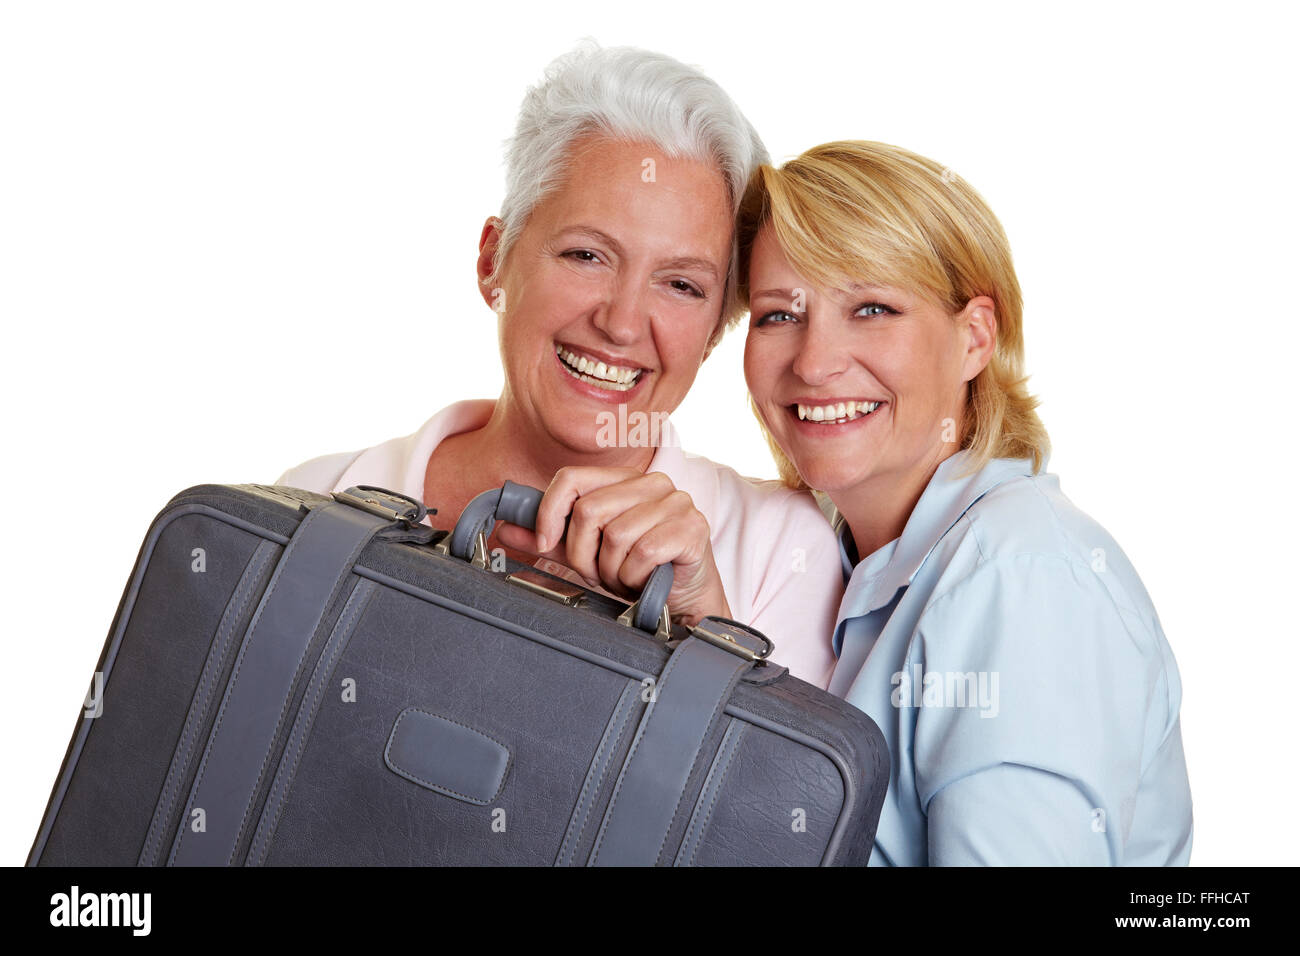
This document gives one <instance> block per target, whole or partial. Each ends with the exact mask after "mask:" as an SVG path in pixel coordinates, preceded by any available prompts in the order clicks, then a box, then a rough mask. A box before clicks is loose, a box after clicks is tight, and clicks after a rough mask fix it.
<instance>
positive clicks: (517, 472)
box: [449, 386, 655, 489]
mask: <svg viewBox="0 0 1300 956" xmlns="http://www.w3.org/2000/svg"><path fill="white" fill-rule="evenodd" d="M615 414H617V413H615ZM452 439H459V440H460V441H461V442H463V447H462V449H461V452H462V453H461V454H460V455H458V456H457V457H458V458H459V459H460V462H461V463H462V464H463V467H464V471H463V472H462V474H464V475H465V476H466V477H468V478H471V479H473V480H474V481H473V483H475V484H482V485H483V487H485V488H488V487H495V486H496V485H499V484H501V482H502V481H504V480H505V479H509V480H510V481H513V482H516V483H519V484H530V485H532V486H533V487H535V488H542V489H545V488H546V487H547V486H548V485H549V484H550V483H551V479H552V478H554V477H555V473H556V472H557V471H559V470H560V469H561V468H564V467H566V466H569V465H584V466H601V467H610V468H614V467H618V468H635V469H636V470H638V471H642V472H644V471H645V470H646V469H647V468H649V467H650V462H651V461H652V460H653V459H654V455H655V449H654V448H653V447H630V448H620V447H611V448H599V449H596V450H594V451H584V450H578V449H573V448H570V447H568V446H567V445H564V444H561V443H560V442H557V441H555V440H554V439H552V438H551V437H550V436H548V435H546V434H544V433H542V434H539V433H538V431H537V430H535V429H531V428H529V426H528V424H527V420H526V419H525V417H524V416H523V415H522V414H520V413H519V412H518V411H517V410H516V409H515V408H514V403H513V400H512V397H511V395H510V391H509V387H508V386H507V388H506V389H505V390H503V391H502V393H501V397H500V398H499V399H497V403H496V406H495V407H494V408H493V410H492V416H491V417H490V418H489V419H488V420H487V422H486V424H484V425H483V427H482V428H479V429H477V430H475V431H472V432H464V433H462V434H460V435H455V436H452ZM449 440H451V439H449Z"/></svg>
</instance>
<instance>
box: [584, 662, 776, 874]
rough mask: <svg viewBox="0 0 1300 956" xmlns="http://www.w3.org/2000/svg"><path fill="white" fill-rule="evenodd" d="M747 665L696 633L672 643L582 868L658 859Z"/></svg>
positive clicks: (651, 863)
mask: <svg viewBox="0 0 1300 956" xmlns="http://www.w3.org/2000/svg"><path fill="white" fill-rule="evenodd" d="M751 666H752V658H751V659H748V660H747V659H746V658H745V657H743V656H741V655H740V654H739V653H737V652H736V651H731V650H724V649H723V648H722V647H719V646H717V645H716V644H713V643H710V642H709V641H705V640H701V639H700V638H697V637H688V638H686V639H685V640H684V641H682V643H681V644H680V645H678V647H677V650H676V651H674V652H673V655H672V657H670V658H669V659H668V663H667V665H665V667H664V670H663V673H662V674H661V675H660V678H659V681H658V682H657V684H656V685H655V687H654V693H653V696H652V698H651V701H650V703H649V705H648V706H647V707H646V712H645V714H644V715H643V716H642V718H641V724H640V726H639V727H637V731H636V737H635V738H634V739H633V741H632V747H631V749H630V751H629V752H628V756H627V760H626V761H624V763H623V769H622V771H621V772H620V773H619V776H618V782H617V783H616V784H615V787H614V795H613V796H612V797H611V798H610V802H609V807H608V809H607V810H606V811H605V818H604V820H603V821H602V822H601V825H600V831H599V832H598V833H597V835H596V843H595V846H594V847H593V848H592V852H591V856H590V858H589V859H588V861H587V865H588V866H654V865H655V864H657V863H659V862H660V857H662V856H663V855H664V844H665V843H666V842H667V840H668V833H669V831H670V830H671V829H672V826H673V821H674V820H675V819H676V818H677V812H678V809H679V807H680V805H681V802H682V799H683V795H684V793H685V791H686V785H687V783H688V781H689V779H690V776H691V772H692V770H694V768H695V765H696V763H697V762H698V761H699V758H700V751H701V749H702V748H703V746H704V742H705V740H707V739H708V738H709V735H710V734H711V733H712V732H713V731H714V729H715V728H716V727H717V725H718V723H719V721H720V720H721V719H722V716H723V710H724V709H725V707H726V704H727V700H728V699H729V698H730V697H731V692H732V690H733V689H734V688H735V686H736V682H737V681H739V680H740V678H741V675H742V674H744V672H745V671H747V670H748V669H749V668H750V667H751ZM673 855H674V854H673V853H669V854H668V859H669V861H671V860H672V858H673Z"/></svg>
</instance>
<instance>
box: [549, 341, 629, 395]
mask: <svg viewBox="0 0 1300 956" xmlns="http://www.w3.org/2000/svg"><path fill="white" fill-rule="evenodd" d="M555 354H556V355H558V356H559V357H560V359H561V360H562V361H563V363H564V365H565V366H566V368H567V369H568V371H569V372H570V373H571V374H572V375H573V376H574V377H575V378H579V379H581V380H582V381H584V382H587V383H588V384H591V385H598V386H600V387H601V388H608V389H612V390H614V391H617V392H625V391H627V390H628V389H629V388H631V387H632V386H633V385H634V384H635V383H636V380H637V379H638V378H639V377H640V375H641V370H640V369H636V368H624V367H622V366H620V365H606V364H605V363H604V362H598V361H596V360H595V359H591V358H587V357H586V356H585V355H578V354H576V353H574V352H570V351H569V350H568V349H566V348H565V347H564V346H562V345H558V344H557V345H556V346H555Z"/></svg>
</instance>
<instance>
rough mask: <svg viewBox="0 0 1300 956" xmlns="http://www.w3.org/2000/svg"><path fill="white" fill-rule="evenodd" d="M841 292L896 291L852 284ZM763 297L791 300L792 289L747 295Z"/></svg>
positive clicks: (860, 283) (853, 293) (771, 290)
mask: <svg viewBox="0 0 1300 956" xmlns="http://www.w3.org/2000/svg"><path fill="white" fill-rule="evenodd" d="M805 291H806V290H805ZM841 291H843V292H847V293H848V294H849V295H850V296H856V295H870V294H872V293H879V292H885V293H889V292H896V291H898V290H896V289H894V288H892V287H890V286H883V285H875V284H873V283H870V282H854V283H852V284H851V285H849V286H848V287H847V288H846V289H843V290H841ZM764 296H773V297H775V298H778V299H793V298H794V289H763V290H762V291H761V292H751V293H750V294H749V297H750V298H751V299H759V298H763V297H764Z"/></svg>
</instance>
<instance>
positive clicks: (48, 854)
mask: <svg viewBox="0 0 1300 956" xmlns="http://www.w3.org/2000/svg"><path fill="white" fill-rule="evenodd" d="M331 509H347V510H348V511H351V512H352V513H351V514H348V513H347V511H345V512H344V513H343V515H345V516H341V515H338V514H335V516H334V517H335V518H336V519H337V520H338V521H339V522H341V524H340V526H339V527H336V528H334V529H333V531H334V532H337V533H331V534H328V535H324V537H325V538H326V539H328V540H327V542H326V543H325V544H323V545H319V546H318V544H317V543H313V544H311V546H310V547H307V543H308V535H313V534H314V533H313V529H314V528H316V526H317V524H318V523H320V524H321V525H322V527H321V528H320V529H318V530H325V528H324V523H325V521H326V519H327V517H328V516H329V514H330V513H331ZM354 519H360V520H359V521H358V520H354ZM367 522H372V523H373V524H367ZM345 529H346V530H345ZM418 530H419V529H410V528H402V527H399V526H397V525H396V524H394V525H386V524H385V523H384V519H383V518H382V517H379V516H376V515H373V514H366V513H364V512H362V511H360V510H356V509H355V508H352V509H349V508H348V506H347V505H346V504H343V503H338V502H334V501H333V500H331V499H330V498H326V497H324V496H320V495H315V494H313V493H311V492H308V491H303V490H300V489H287V488H275V487H268V486H258V485H240V486H228V485H205V486H199V487H196V488H192V489H189V490H187V491H186V492H183V493H181V494H180V495H178V496H176V498H174V499H173V500H172V502H171V503H170V504H169V505H168V506H167V508H165V509H164V510H163V512H162V513H161V514H160V515H159V516H158V518H157V519H156V520H155V522H154V524H153V526H152V527H151V528H150V531H149V534H148V536H147V537H146V539H145V542H144V545H143V546H142V548H141V552H140V555H139V558H138V559H137V563H136V567H135V570H134V571H133V573H132V576H131V579H130V580H129V581H128V583H127V586H126V589H125V590H124V593H123V599H122V602H121V604H120V605H119V608H118V613H117V616H116V618H115V620H114V622H113V626H112V629H111V630H110V632H109V637H108V640H107V641H106V642H105V645H104V650H103V653H102V654H101V657H100V660H99V662H98V664H97V667H96V669H97V670H98V671H99V672H100V673H101V674H102V676H103V681H104V690H103V708H102V713H99V714H98V715H95V716H90V715H83V714H81V713H80V712H79V713H78V715H77V716H78V719H77V723H76V726H75V729H74V733H73V735H72V739H71V741H70V743H69V746H68V749H67V753H66V754H65V757H64V762H63V766H62V767H61V769H60V773H59V777H58V779H57V780H56V781H55V783H54V787H53V788H52V791H51V796H50V801H49V804H48V806H47V809H46V813H45V816H44V818H43V820H42V823H41V827H40V829H39V831H38V832H37V835H36V839H35V841H34V842H33V846H32V851H31V853H30V855H29V858H28V863H29V864H30V865H115V866H123V865H135V864H143V865H150V864H162V863H166V862H168V859H169V857H170V850H171V848H172V847H171V843H172V842H174V837H175V836H176V835H179V834H185V835H184V836H182V837H180V840H179V841H175V842H178V843H179V845H180V847H182V848H184V847H190V846H193V847H195V850H194V851H190V850H188V849H180V850H178V853H177V859H176V860H175V862H177V863H185V862H188V863H204V864H208V863H211V864H221V865H225V864H230V863H233V864H237V865H238V864H246V865H331V866H334V865H403V866H408V865H430V864H460V865H536V866H552V865H567V866H582V865H587V864H589V863H591V862H597V863H609V862H617V863H638V864H639V863H657V864H658V865H665V866H668V865H679V866H680V865H750V864H760V865H769V864H773V865H775V864H779V865H788V864H799V865H857V864H865V863H866V862H867V860H868V858H869V856H870V852H871V846H872V841H873V839H874V833H875V825H876V819H877V817H878V815H879V812H880V808H881V804H882V802H883V799H884V794H885V787H886V785H887V782H888V776H889V764H888V755H887V753H886V751H885V746H884V741H883V737H882V736H881V734H880V732H879V730H878V729H877V728H876V727H875V725H874V724H872V723H871V721H870V720H869V719H868V718H867V717H866V716H865V715H864V714H862V713H861V712H859V711H857V710H856V709H855V708H853V707H852V706H850V705H848V704H847V703H846V702H844V701H843V700H840V699H838V698H835V697H833V696H831V695H829V694H827V693H826V692H824V691H822V690H819V689H818V688H815V687H812V686H810V685H808V684H806V683H804V682H802V681H799V680H797V679H795V678H793V677H792V676H790V675H789V674H788V673H785V672H784V670H783V669H781V668H777V667H774V666H772V665H757V666H755V665H751V664H749V663H748V662H745V661H743V660H741V659H740V658H739V657H737V656H736V655H734V654H732V653H731V652H729V651H726V650H723V649H722V648H720V647H716V646H714V645H711V644H705V643H703V642H701V641H699V640H698V639H693V638H689V635H688V633H687V632H685V631H678V633H677V634H675V635H674V637H675V638H676V639H677V640H679V641H680V642H681V643H679V644H674V647H675V648H676V651H675V652H674V650H673V649H672V648H670V647H667V646H665V644H664V643H663V642H662V641H661V640H657V639H655V638H654V637H653V636H652V635H650V634H648V633H646V632H644V631H641V630H638V629H636V628H632V627H628V626H625V625H621V624H619V623H617V620H616V619H617V618H618V616H619V614H620V613H621V612H622V611H623V610H624V609H625V608H626V605H625V604H623V603H622V602H619V601H616V600H614V599H611V598H609V597H608V596H605V595H601V594H599V593H597V592H588V593H587V594H585V595H584V598H583V602H582V604H581V606H579V607H566V606H564V605H562V604H559V603H557V602H555V601H551V600H548V599H547V598H545V597H543V596H541V595H538V594H534V593H532V592H530V591H528V590H526V589H524V588H521V587H519V586H518V585H516V584H514V583H512V582H509V581H507V580H506V575H507V574H508V573H510V572H512V571H515V570H518V569H519V568H520V567H521V566H520V565H517V564H515V563H514V562H509V561H508V562H506V567H505V568H504V569H501V568H498V570H497V571H493V570H491V569H486V570H485V569H479V568H474V567H471V566H470V565H468V564H467V563H466V562H464V561H462V560H460V559H457V558H454V557H449V556H446V555H441V554H437V553H435V551H434V550H433V548H432V547H431V546H430V545H429V544H428V539H429V537H431V536H432V535H431V534H429V535H416V534H413V533H412V532H413V531H418ZM426 530H427V529H426ZM309 550H310V551H311V552H312V553H313V554H315V555H317V557H316V558H309V559H308V565H310V566H311V567H312V568H314V570H313V571H312V573H311V574H309V575H306V576H305V579H304V580H303V582H302V590H300V591H297V592H296V596H295V598H294V600H293V601H291V602H290V603H291V604H292V605H293V609H292V612H293V613H292V615H291V616H293V617H294V618H295V619H296V620H297V622H298V623H296V624H293V625H292V626H289V625H284V626H273V625H274V624H275V622H276V621H277V620H279V621H281V623H282V624H283V621H285V620H287V619H288V618H283V619H282V618H279V616H278V611H277V612H276V613H275V614H272V613H270V612H271V611H272V610H273V605H275V604H276V603H277V602H278V601H279V600H280V599H281V596H282V595H287V594H288V593H289V592H288V591H286V590H285V589H284V584H285V583H287V581H288V578H287V577H286V576H288V575H291V574H293V573H294V572H293V567H294V564H295V556H296V555H297V554H298V553H299V552H303V553H304V555H305V553H306V552H307V551H309ZM200 551H201V552H202V554H203V555H204V556H205V562H206V563H205V564H204V562H200V561H199V560H198V558H196V556H195V555H196V552H200ZM326 554H329V555H330V557H329V559H328V560H327V559H326V558H325V555H326ZM308 565H304V567H306V566H308ZM200 566H202V567H203V570H201V571H200V570H196V568H198V567H200ZM288 613H289V609H286V614H288ZM273 631H274V633H275V634H276V635H277V639H276V640H275V641H274V642H268V641H267V639H268V638H269V637H270V636H271V634H272V633H273ZM778 637H779V635H778ZM272 644H273V645H274V650H272V649H271V645H272ZM697 645H698V647H697ZM684 649H685V651H684ZM705 652H707V653H705ZM241 655H242V659H243V661H244V664H245V665H248V664H249V662H252V661H259V662H261V665H259V673H258V675H257V676H256V678H255V679H252V680H250V679H249V678H250V676H251V674H250V669H249V667H248V666H244V667H239V668H237V666H236V665H237V662H238V660H239V659H240V657H241ZM688 659H689V660H691V661H692V662H694V663H693V664H692V665H691V666H690V667H688V666H687V665H686V661H687V660H688ZM672 661H677V662H678V663H677V664H675V665H674V664H672ZM733 661H734V662H735V663H733ZM679 698H680V700H679ZM223 705H224V708H225V711H224V717H222V716H221V714H220V712H221V711H222V707H223ZM236 711H238V712H239V713H240V714H244V715H246V716H245V717H244V718H241V721H242V722H241V726H243V727H246V728H247V731H248V734H247V737H246V743H245V742H241V743H240V745H239V746H235V745H234V743H235V737H234V736H227V735H228V734H229V733H230V732H231V728H232V727H233V726H234V725H233V724H232V723H231V717H232V715H233V714H234V713H235V712H236ZM416 714H422V715H424V716H420V717H418V718H414V722H413V716H412V715H416ZM404 715H405V716H404ZM224 741H229V743H226V742H224ZM656 754H657V755H658V756H656ZM204 755H207V760H206V763H205V761H204V759H203V758H204ZM386 755H387V756H386ZM503 766H504V770H502V768H503ZM219 777H220V778H222V779H223V780H224V783H223V785H222V792H221V793H217V784H216V781H217V780H218V778H219ZM620 781H621V782H622V787H621V789H620V786H619V784H620ZM643 781H648V782H645V783H643ZM430 784H432V786H431V785H430ZM673 788H675V789H673ZM616 793H617V798H615V797H616ZM654 793H657V794H659V797H658V798H655V797H652V796H651V795H652V794H654ZM209 794H212V796H209ZM191 796H193V797H194V799H191ZM466 798H469V799H466ZM200 801H202V802H200ZM196 807H201V808H203V809H204V810H205V811H206V815H207V831H206V833H205V834H198V833H195V832H193V831H192V830H190V831H189V832H187V831H186V827H187V825H188V824H189V823H190V822H191V817H192V815H191V814H190V811H191V810H192V809H194V808H196ZM214 808H215V809H216V812H215V813H214ZM200 835H203V836H216V837H217V839H215V840H212V841H207V842H204V843H201V844H200V843H197V842H195V843H191V842H190V841H191V839H192V838H193V837H196V836H200ZM598 839H599V840H600V844H599V846H598ZM199 849H201V850H202V852H198V851H199Z"/></svg>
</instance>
